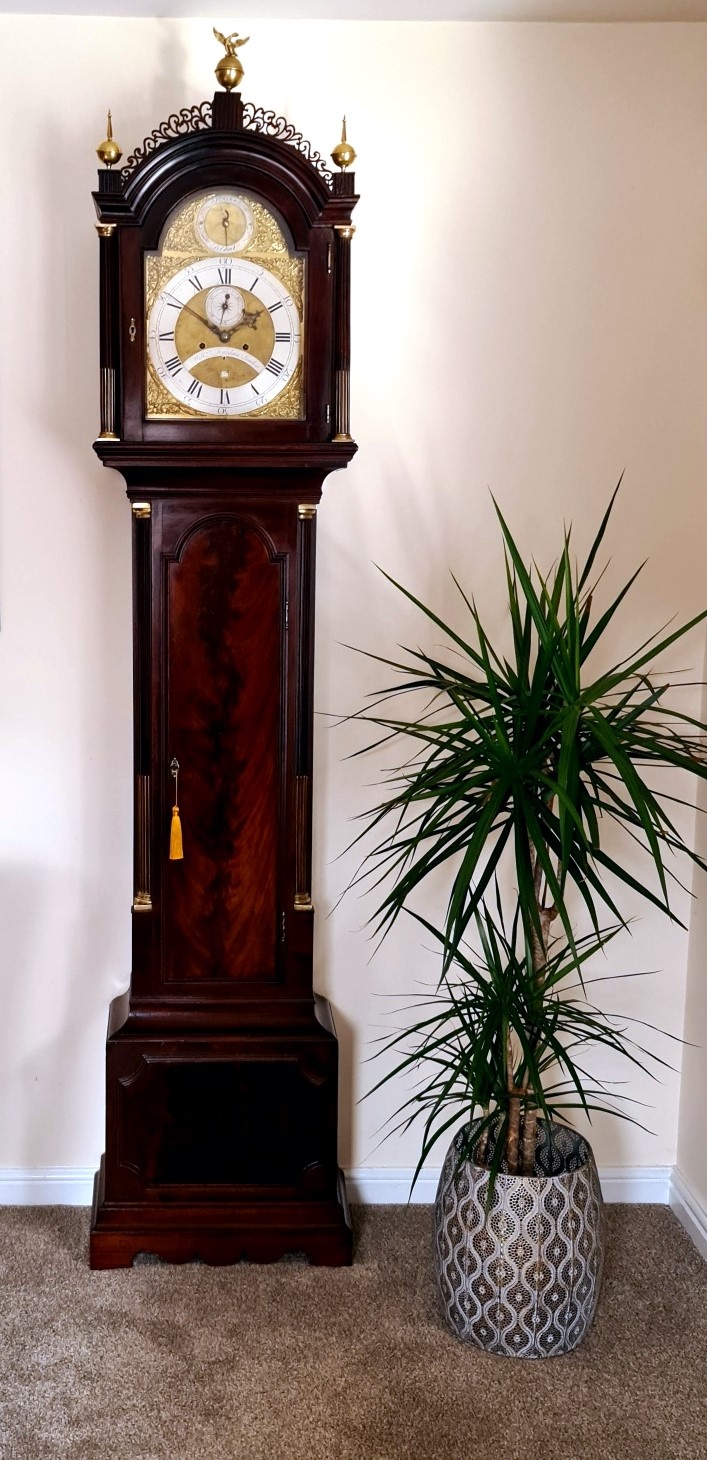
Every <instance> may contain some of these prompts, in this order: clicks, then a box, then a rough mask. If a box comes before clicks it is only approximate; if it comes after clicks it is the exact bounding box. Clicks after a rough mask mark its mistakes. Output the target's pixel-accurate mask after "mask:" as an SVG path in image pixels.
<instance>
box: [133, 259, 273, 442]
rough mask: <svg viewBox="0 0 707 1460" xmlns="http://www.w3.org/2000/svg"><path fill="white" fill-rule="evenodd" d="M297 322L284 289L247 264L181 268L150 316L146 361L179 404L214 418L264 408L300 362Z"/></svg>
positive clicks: (213, 262) (203, 262) (205, 262)
mask: <svg viewBox="0 0 707 1460" xmlns="http://www.w3.org/2000/svg"><path fill="white" fill-rule="evenodd" d="M300 333H301V332H300V320H299V315H298V313H297V307H296V305H295V303H294V301H293V299H292V296H291V295H290V294H288V292H287V288H286V285H285V284H283V282H282V280H281V279H279V278H278V277H277V275H276V274H273V273H271V271H270V270H269V269H265V268H262V267H257V268H256V267H255V266H254V264H253V263H251V262H249V261H248V260H246V259H244V258H238V257H237V256H234V257H233V258H229V257H228V256H223V257H219V258H203V259H199V260H197V262H196V263H194V264H189V265H187V267H186V268H183V269H180V270H179V272H178V273H176V274H175V275H174V276H173V277H172V278H170V279H169V280H168V281H167V283H166V284H165V285H164V287H163V288H162V289H161V290H160V292H159V294H158V295H157V298H156V299H155V302H154V304H153V306H152V309H151V311H150V317H149V321H148V331H147V339H148V349H149V353H150V361H151V363H152V366H153V368H154V370H155V373H156V374H157V376H158V378H159V380H160V381H161V382H162V384H163V386H164V388H165V389H166V390H168V391H169V392H170V393H171V394H172V395H173V396H174V397H175V399H176V400H177V401H180V402H182V404H183V405H186V406H190V407H191V408H192V409H193V410H195V411H199V412H202V413H205V414H208V415H212V416H213V415H216V416H242V415H244V414H246V413H247V412H249V411H252V410H253V409H254V408H256V409H257V408H258V407H263V406H268V405H269V404H270V403H271V402H273V401H274V400H275V398H276V397H277V396H278V395H279V394H280V392H281V391H283V390H284V389H285V387H286V386H287V385H288V384H289V382H290V380H291V379H292V376H293V374H294V371H295V368H296V366H297V363H298V361H299V356H300Z"/></svg>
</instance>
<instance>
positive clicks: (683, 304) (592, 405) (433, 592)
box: [0, 16, 707, 1167]
mask: <svg viewBox="0 0 707 1460" xmlns="http://www.w3.org/2000/svg"><path fill="white" fill-rule="evenodd" d="M241 28H242V29H243V28H246V27H245V25H242V26H241ZM248 28H249V29H250V31H251V34H252V40H251V43H250V45H249V47H248V54H247V55H246V61H247V74H246V84H245V88H244V90H245V95H246V96H247V97H249V98H252V99H254V100H256V101H258V102H259V103H262V104H264V105H266V106H272V107H274V108H275V109H276V110H277V111H278V112H280V111H281V112H284V113H286V114H287V115H288V116H289V117H290V118H291V119H292V120H293V121H294V122H295V124H296V125H297V126H298V127H299V128H301V129H302V131H303V132H304V134H305V136H309V137H310V138H311V139H312V140H313V142H314V143H315V145H317V146H318V147H320V148H321V149H322V150H323V151H326V150H328V148H329V147H330V146H331V145H332V143H333V141H334V140H335V138H336V130H337V124H338V119H339V117H340V115H341V112H342V110H343V108H344V107H345V108H346V111H347V114H348V116H349V118H350V136H351V138H352V140H353V142H354V145H355V146H356V148H357V150H358V153H359V163H358V168H357V178H358V182H359V185H360V189H361V194H362V197H361V203H360V205H359V208H358V209H357V215H356V223H357V230H358V231H357V235H356V240H355V245H354V282H353V316H354V317H353V338H354V355H353V421H354V429H355V432H356V436H357V439H358V441H359V444H360V451H359V455H358V456H357V458H356V460H355V461H354V463H353V466H352V467H351V468H350V470H349V471H348V472H347V473H346V474H345V475H341V476H340V477H338V478H337V477H336V476H335V477H333V478H331V479H330V481H329V484H328V486H327V488H326V491H325V498H324V503H323V506H322V509H321V512H320V529H319V544H320V564H319V578H318V617H317V633H318V679H317V685H316V701H317V706H318V708H319V709H320V710H321V711H325V712H326V711H329V712H338V711H346V710H350V709H352V708H354V707H356V706H357V705H358V704H359V703H360V702H361V698H362V695H363V694H364V693H365V691H366V690H367V689H368V688H371V687H373V686H374V685H376V684H377V683H379V676H378V674H377V673H375V671H373V670H372V668H371V667H370V666H369V665H368V664H367V663H366V661H365V660H362V659H360V658H356V657H354V656H352V655H351V654H349V653H348V652H347V651H346V650H345V649H344V648H342V647H341V642H342V641H346V642H349V643H354V644H358V645H361V646H367V647H373V648H374V649H376V650H380V649H384V648H385V647H386V646H390V647H391V648H392V647H393V646H394V645H395V644H396V642H398V641H399V640H402V641H403V642H404V641H408V642H409V641H411V640H412V641H415V640H416V639H417V637H418V633H419V625H418V624H417V621H416V620H415V619H414V616H413V615H412V613H411V612H410V611H408V609H407V608H406V607H405V605H404V604H403V602H402V601H400V600H398V598H397V597H396V596H395V595H394V593H393V592H392V591H391V590H390V589H389V588H387V587H386V585H385V583H384V582H383V580H382V579H381V578H380V576H379V575H378V574H377V572H376V570H375V568H374V567H373V561H374V560H375V561H376V562H379V563H381V564H382V565H384V566H385V568H386V569H387V570H388V571H390V572H391V573H392V574H393V575H395V576H397V577H398V578H400V579H402V580H403V581H405V582H406V583H408V584H409V585H411V586H412V587H413V588H414V590H415V591H417V592H418V593H419V594H420V595H421V596H422V597H423V598H426V599H428V600H429V601H431V602H433V603H434V604H435V606H436V607H437V608H438V609H439V610H440V611H441V612H443V613H452V612H456V606H455V604H454V598H453V594H452V590H451V586H450V582H449V579H448V576H447V569H448V567H452V568H453V569H454V570H455V571H456V572H457V574H458V575H459V576H460V577H461V578H462V579H463V581H464V582H465V583H466V584H467V585H468V586H469V587H470V588H472V589H473V591H474V593H475V595H476V597H477V599H478V600H479V602H480V604H481V605H483V606H484V608H485V610H486V613H487V617H488V618H489V619H490V621H491V623H492V624H494V625H498V624H499V623H500V621H501V619H500V603H501V584H500V576H499V565H500V559H499V550H498V537H497V532H496V530H495V527H494V523H493V516H492V509H491V504H490V500H489V495H488V488H489V487H490V488H492V489H493V491H494V493H495V494H496V495H497V496H498V498H499V500H500V502H501V503H502V505H503V507H504V509H505V511H506V513H507V515H508V517H509V518H510V520H511V522H512V524H513V526H514V528H515V530H516V532H517V533H518V534H519V535H520V537H521V539H522V540H523V541H524V542H525V543H527V545H528V548H529V549H530V548H532V550H533V551H535V553H536V554H537V555H538V556H539V558H540V559H541V560H544V561H547V560H548V557H549V556H550V555H551V554H552V553H553V552H554V550H555V547H556V544H557V540H558V530H559V527H560V524H561V521H562V519H563V518H567V519H573V520H574V523H575V528H576V531H577V534H578V538H579V539H580V540H581V542H582V543H585V544H586V542H587V539H588V534H589V533H590V531H591V529H592V527H593V526H594V524H595V523H596V521H597V520H598V517H599V515H600V514H601V511H602V510H603V507H604V504H605V502H606V500H607V497H608V494H609V492H610V490H611V488H612V486H613V485H614V483H615V481H616V479H617V477H618V475H619V472H620V471H621V469H622V468H623V467H624V466H625V467H626V468H627V475H626V483H625V487H624V490H623V493H622V496H621V500H620V502H619V505H618V508H617V512H616V522H615V527H614V533H613V538H612V551H613V557H614V567H613V569H612V574H613V577H612V578H611V579H610V581H613V582H614V583H617V582H618V581H619V579H620V577H621V575H622V574H624V573H626V572H628V570H629V569H630V568H631V566H632V565H633V564H635V563H636V561H637V560H640V559H641V558H644V557H646V556H648V557H649V558H650V560H651V561H650V564H649V567H648V569H647V570H646V573H645V576H644V580H643V581H641V583H640V584H639V585H638V586H637V588H636V590H635V593H634V595H633V601H632V606H631V608H630V610H629V611H628V614H627V616H626V620H625V624H626V628H625V637H622V638H621V639H618V640H617V641H616V644H617V648H618V649H621V648H622V647H626V648H628V647H630V645H631V643H632V642H634V641H635V640H637V639H642V638H644V637H645V634H646V632H647V630H648V629H649V627H653V626H657V625H659V624H661V623H662V622H664V620H665V619H667V618H668V617H670V616H671V614H673V613H674V612H675V611H677V612H679V613H681V614H683V615H689V614H692V613H694V612H696V611H697V610H698V609H699V607H700V606H701V604H702V602H703V574H702V563H703V558H704V541H705V526H706V524H705V506H704V505H703V503H704V497H705V493H704V479H705V468H706V466H707V428H706V425H705V411H704V392H705V388H706V382H707V329H706V328H705V312H706V311H705V296H706V294H707V145H706V144H707V89H706V88H705V85H704V78H705V75H707V28H706V27H703V26H699V25H697V26H696V25H693V26H677V25H676V26H671V25H662V26H655V27H654V26H647V25H644V26H611V27H601V26H593V27H586V28H585V27H581V26H557V27H554V26H543V25H535V26H528V27H524V26H522V25H507V26H494V25H467V26H464V25H457V26H455V25H412V24H411V25H385V24H377V25H376V24H349V25H347V24H343V23H340V24H322V23H312V24H303V23H279V22H278V23H270V24H264V23H260V22H258V21H257V20H253V21H252V22H251V23H250V25H249V27H248ZM40 45H41V47H42V48H43V50H46V48H47V47H49V48H50V50H51V54H52V58H53V64H54V68H55V75H56V77H57V80H56V82H55V83H54V84H53V85H52V87H51V88H48V89H47V90H46V92H44V93H43V92H42V88H41V85H40V84H38V83H35V82H34V81H33V77H34V72H35V66H34V56H35V53H36V49H37V47H38V46H40ZM0 56H1V57H2V59H1V60H0V97H1V98H2V101H1V102H0V106H1V107H2V132H3V137H4V139H5V141H4V145H3V149H2V150H3V163H2V169H3V196H4V199H5V208H4V219H5V221H4V226H3V229H2V235H1V238H0V250H1V253H2V267H1V268H0V290H1V291H2V295H1V301H0V311H1V312H0V318H1V319H2V322H3V331H2V341H1V348H0V482H1V488H2V506H1V514H2V515H1V522H2V549H1V558H0V608H1V611H2V630H1V632H0V704H1V706H2V709H1V713H0V928H1V929H2V943H1V947H2V962H1V966H0V984H1V990H2V992H1V998H2V1020H1V1021H0V1109H1V1110H2V1112H3V1119H2V1121H1V1122H0V1167H3V1166H16V1167H20V1166H21V1167H27V1166H56V1165H72V1164H80V1165H90V1164H92V1163H94V1162H95V1161H96V1160H97V1157H98V1155H99V1152H100V1150H101V1148H102V1126H103V1063H104V1050H103V1044H104V1033H105V1018H106V1011H107V1006H108V1002H109V1000H110V998H111V997H112V995H113V994H115V993H116V992H117V991H118V990H119V989H121V988H122V987H123V986H124V984H125V982H126V980H127V975H128V971H129V921H130V919H129V904H130V894H131V886H130V851H129V838H130V811H129V802H130V786H131V765H130V694H131V691H130V643H129V599H130V591H129V551H128V547H129V515H128V509H127V504H126V502H125V499H124V496H123V488H122V482H121V480H120V478H119V477H117V476H115V475H113V474H112V473H111V472H106V471H104V470H102V469H101V468H100V467H99V465H98V464H97V463H96V461H95V458H94V456H93V453H92V451H91V445H90V443H91V440H92V438H93V436H94V435H95V432H96V429H97V337H98V321H97V244H96V238H95V234H94V231H93V212H92V205H91V201H90V196H89V194H90V190H91V187H92V186H93V185H94V177H95V172H94V165H95V159H94V158H93V154H92V148H93V146H94V145H95V142H96V141H97V140H98V138H99V136H101V135H102V133H103V127H104V121H105V108H106V106H107V105H111V106H112V108H113V113H114V118H115V127H116V134H117V136H118V137H119V138H120V140H121V142H122V144H123V146H124V147H125V148H126V150H130V149H131V148H132V146H133V145H135V144H136V143H138V142H139V141H140V140H141V138H142V137H143V135H144V134H145V133H146V132H148V131H149V130H150V129H151V128H152V127H153V126H155V125H156V124H157V123H158V122H159V121H160V120H162V118H164V117H165V116H166V115H167V114H168V113H169V112H170V111H172V110H175V109H177V108H179V107H181V106H183V105H185V104H190V103H191V102H193V101H198V100H201V99H202V98H203V97H204V96H207V95H210V93H211V91H212V77H211V73H212V67H213V65H214V62H215V59H216V56H215V51H214V46H213V41H212V40H211V38H210V31H209V27H208V26H206V25H205V24H203V23H201V22H199V23H194V22H186V21H182V22H166V21H159V22H157V21H151V20H115V19H113V20H107V19H103V20H95V19H94V20H89V19H80V20H79V19H56V20H49V21H48V20H46V19H42V20H40V19H38V18H32V19H30V18H25V19H22V18H19V17H9V16H8V17H3V18H2V19H0ZM702 654H703V641H702V639H701V638H700V636H699V635H698V636H697V637H696V639H695V641H694V642H693V644H692V645H691V649H690V654H689V655H688V658H687V660H686V658H685V653H683V654H682V656H680V660H679V662H680V663H685V662H688V663H692V664H693V665H694V664H699V663H700V662H701V659H702ZM687 704H688V705H689V706H690V707H692V708H695V707H696V701H695V699H694V696H693V697H691V695H690V694H689V693H688V695H687ZM354 743H358V740H357V739H355V738H354V737H352V735H351V733H350V732H349V731H347V730H346V729H343V730H342V729H339V730H332V729H331V728H330V727H329V726H328V723H327V721H326V720H325V719H321V720H320V721H319V724H318V731H317V745H316V758H317V806H316V867H315V901H316V906H317V914H318V916H317V983H318V986H319V987H320V988H321V989H322V990H323V991H325V992H326V993H327V994H328V995H329V996H330V998H331V999H332V1001H333V1004H334V1007H335V1011H336V1017H337V1022H338V1026H339V1031H340V1037H341V1041H342V1050H343V1059H342V1129H341V1158H342V1161H343V1163H344V1164H345V1165H358V1166H361V1165H376V1164H378V1165H381V1166H386V1167H391V1166H396V1165H398V1166H409V1165H411V1164H413V1162H414V1160H415V1157H416V1152H417V1145H416V1140H415V1137H414V1136H408V1137H406V1138H405V1139H403V1138H402V1137H398V1138H396V1139H394V1140H391V1141H389V1142H387V1143H386V1144H384V1145H382V1146H379V1145H378V1139H379V1138H378V1135H377V1134H376V1133H377V1131H378V1128H379V1127H380V1125H381V1121H382V1120H383V1119H384V1116H385V1114H386V1112H388V1111H389V1110H390V1109H391V1100H392V1097H391V1096H390V1095H389V1096H387V1097H380V1098H376V1100H372V1101H369V1102H366V1103H364V1104H363V1105H359V1104H357V1103H356V1102H357V1101H358V1098H359V1096H360V1095H361V1094H362V1092H363V1090H364V1089H365V1088H366V1085H367V1084H368V1083H370V1082H371V1079H372V1072H371V1071H370V1069H367V1068H366V1067H365V1066H364V1065H363V1063H362V1062H363V1060H364V1059H365V1057H366V1056H367V1055H368V1054H369V1053H370V1052H371V1048H372V1045H371V1041H372V1039H373V1038H374V1037H375V1035H376V1033H377V1032H379V1028H380V1026H381V1025H385V1024H386V1022H387V1024H388V1025H390V1022H391V1020H390V1013H389V1010H390V1008H391V1001H390V1000H388V999H387V998H386V997H382V996H387V995H392V996H393V998H392V1007H395V1006H396V1002H397V1001H399V998H400V996H401V995H403V994H406V993H407V992H409V991H412V990H414V987H415V984H416V981H417V980H418V979H419V978H421V977H430V976H431V975H432V974H433V972H434V964H433V961H432V959H431V958H430V957H429V955H425V954H424V953H423V952H422V951H421V950H420V948H419V940H418V938H417V936H416V935H415V933H414V932H413V930H412V928H411V927H403V926H402V925H401V926H400V928H399V930H397V931H396V933H395V935H394V937H392V938H391V939H390V941H389V942H388V944H387V945H385V946H384V948H383V949H382V950H381V951H380V952H379V953H378V954H377V955H376V957H375V958H374V959H373V961H372V962H371V961H369V960H370V955H371V946H370V943H369V941H368V940H367V936H366V932H365V930H364V929H363V927H362V925H363V923H364V921H365V918H366V915H367V913H369V912H370V911H371V910H372V908H371V904H370V903H365V902H359V901H357V900H356V898H355V897H349V898H347V899H345V900H344V901H343V902H342V903H340V904H337V899H338V896H339V893H340V892H341V890H342V887H343V885H344V884H345V881H346V878H347V876H348V875H350V873H351V870H352V867H353V861H352V858H351V857H350V856H349V857H347V856H346V855H344V856H343V857H341V858H340V860H337V858H338V857H339V854H341V853H342V851H343V850H344V848H345V847H346V844H347V841H348V840H349V838H350V836H351V833H352V827H353V825H354V823H353V822H352V818H353V817H355V816H356V814H357V813H358V812H359V811H360V810H361V808H362V806H363V805H364V804H366V801H367V799H368V798H369V797H371V796H372V795H373V792H372V791H371V790H370V789H365V788H364V783H365V782H370V781H371V780H373V779H374V778H375V766H374V765H373V764H371V763H367V762H366V761H351V760H346V759H345V758H344V757H345V756H346V754H347V752H348V750H350V749H351V747H352V745H353V744H354ZM686 816H687V822H686V825H687V827H688V830H691V818H690V814H689V812H687V813H686ZM704 891H705V889H703V896H704ZM704 905H707V903H705V904H703V906H704ZM425 906H426V908H427V911H428V912H433V913H434V911H435V906H436V904H435V901H434V898H433V897H432V895H430V897H429V899H428V900H427V902H426V904H425ZM679 906H680V908H681V910H682V912H683V913H684V914H686V913H687V906H686V899H684V898H683V899H682V901H681V902H680V903H679ZM686 959H687V937H686V935H685V933H683V932H682V931H680V930H679V929H674V928H670V927H669V926H666V925H664V924H663V923H661V921H660V919H659V917H658V916H657V915H656V916H652V915H651V914H650V913H648V912H646V911H645V910H644V911H643V912H642V914H641V920H640V921H639V922H638V923H637V924H636V928H635V932H634V936H633V939H632V940H628V943H627V946H625V948H624V950H623V951H622V953H621V954H620V955H619V954H617V957H616V959H615V960H614V963H613V964H612V968H614V969H617V970H618V969H620V968H623V967H631V968H642V967H653V968H657V969H659V970H660V973H659V976H657V977H656V978H654V979H653V980H650V981H647V983H646V984H645V985H641V986H639V985H636V986H635V987H632V985H631V984H630V983H629V984H627V985H625V986H624V987H623V989H622V991H621V993H619V991H618V990H617V989H613V988H612V987H611V986H610V985H609V986H607V998H608V999H611V1000H612V1001H613V1003H614V1005H615V1006H616V1007H621V1008H624V1009H626V1010H627V1012H638V1011H640V1013H641V1014H642V1016H643V1017H645V1018H647V1019H649V1020H653V1021H655V1022H656V1023H657V1024H659V1025H661V1026H665V1027H667V1028H669V1029H670V1030H671V1031H673V1032H674V1033H676V1034H679V1033H680V1032H681V1030H682V1021H683V1010H684V998H685V980H686ZM705 1037H707V1033H706V1035H705ZM678 1062H679V1052H678ZM629 1089H630V1092H631V1093H632V1094H633V1095H635V1096H636V1097H637V1098H640V1099H647V1100H648V1101H649V1102H650V1104H651V1105H652V1106H655V1107H656V1108H654V1109H651V1110H649V1111H647V1112H645V1118H646V1124H647V1125H649V1126H650V1127H651V1130H652V1132H653V1134H648V1133H645V1132H642V1131H638V1130H634V1129H632V1128H631V1127H628V1126H624V1125H618V1124H613V1125H612V1124H609V1123H607V1122H600V1123H599V1124H598V1125H597V1126H596V1128H595V1146H596V1150H597V1155H598V1159H599V1161H600V1163H601V1164H604V1165H659V1164H662V1163H671V1162H672V1161H673V1160H674V1159H675V1153H676V1142H677V1118H678V1097H679V1081H678V1077H677V1075H670V1074H668V1075H667V1076H666V1078H665V1081H664V1084H663V1086H662V1087H661V1088H660V1089H657V1090H656V1088H655V1087H649V1086H647V1084H646V1082H645V1081H643V1080H642V1079H640V1078H637V1079H636V1080H632V1081H631V1085H630V1086H629Z"/></svg>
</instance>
